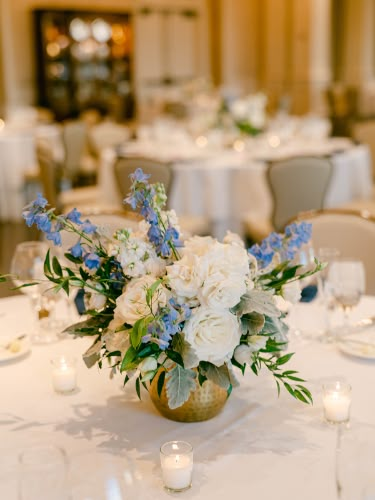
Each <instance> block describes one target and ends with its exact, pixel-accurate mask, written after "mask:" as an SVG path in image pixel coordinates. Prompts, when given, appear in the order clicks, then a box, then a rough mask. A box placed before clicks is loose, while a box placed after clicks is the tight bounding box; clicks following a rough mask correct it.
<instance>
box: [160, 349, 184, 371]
mask: <svg viewBox="0 0 375 500" xmlns="http://www.w3.org/2000/svg"><path fill="white" fill-rule="evenodd" d="M165 354H166V355H167V356H168V358H169V359H171V360H172V361H174V362H175V363H177V364H178V365H180V366H182V367H184V361H183V359H182V356H181V354H180V353H178V352H175V351H172V350H171V349H167V350H166V351H165Z"/></svg>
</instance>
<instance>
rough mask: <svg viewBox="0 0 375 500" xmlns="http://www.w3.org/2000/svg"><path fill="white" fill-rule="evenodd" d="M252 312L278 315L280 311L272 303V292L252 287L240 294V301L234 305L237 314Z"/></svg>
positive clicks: (271, 315) (272, 315)
mask: <svg viewBox="0 0 375 500" xmlns="http://www.w3.org/2000/svg"><path fill="white" fill-rule="evenodd" d="M254 312H256V313H259V314H266V315H267V316H270V317H276V318H277V317H278V316H280V311H279V310H278V308H277V307H276V305H275V303H274V299H273V293H272V292H268V291H264V290H257V289H256V288H254V289H253V290H250V291H249V292H247V293H245V295H243V296H242V298H241V301H240V303H239V304H238V306H237V307H236V313H237V314H238V316H243V315H244V314H249V313H254Z"/></svg>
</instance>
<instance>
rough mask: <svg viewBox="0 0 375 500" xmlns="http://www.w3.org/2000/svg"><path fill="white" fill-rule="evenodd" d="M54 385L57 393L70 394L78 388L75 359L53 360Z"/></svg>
mask: <svg viewBox="0 0 375 500" xmlns="http://www.w3.org/2000/svg"><path fill="white" fill-rule="evenodd" d="M51 363H52V385H53V388H54V389H55V391H56V392H60V393H63V394H64V393H69V392H72V391H74V390H75V388H76V387H77V370H76V366H75V359H74V358H69V357H66V356H58V357H56V358H53V359H52V360H51Z"/></svg>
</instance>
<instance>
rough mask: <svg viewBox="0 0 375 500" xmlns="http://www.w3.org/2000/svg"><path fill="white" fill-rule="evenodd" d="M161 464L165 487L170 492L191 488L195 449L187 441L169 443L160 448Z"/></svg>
mask: <svg viewBox="0 0 375 500" xmlns="http://www.w3.org/2000/svg"><path fill="white" fill-rule="evenodd" d="M160 462H161V469H162V475H163V482H164V486H165V488H166V489H167V490H168V491H172V492H180V491H185V490H187V489H189V488H190V487H191V478H192V473H193V447H192V446H191V444H189V443H186V442H185V441H169V442H168V443H164V444H163V446H162V447H161V448H160Z"/></svg>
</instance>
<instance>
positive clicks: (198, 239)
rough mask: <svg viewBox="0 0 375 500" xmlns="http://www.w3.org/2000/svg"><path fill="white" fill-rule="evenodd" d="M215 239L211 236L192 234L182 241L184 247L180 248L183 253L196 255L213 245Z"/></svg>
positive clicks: (206, 250) (203, 252)
mask: <svg viewBox="0 0 375 500" xmlns="http://www.w3.org/2000/svg"><path fill="white" fill-rule="evenodd" d="M216 243H217V241H216V240H215V239H214V238H212V237H211V236H193V237H191V238H189V239H187V240H185V242H184V248H183V249H182V250H181V251H182V253H183V254H184V255H185V254H187V253H192V254H194V255H197V256H198V257H200V256H202V255H204V254H205V253H207V252H208V250H210V249H211V248H212V246H213V245H215V244H216Z"/></svg>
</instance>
